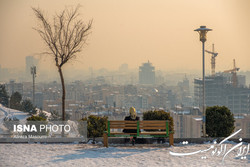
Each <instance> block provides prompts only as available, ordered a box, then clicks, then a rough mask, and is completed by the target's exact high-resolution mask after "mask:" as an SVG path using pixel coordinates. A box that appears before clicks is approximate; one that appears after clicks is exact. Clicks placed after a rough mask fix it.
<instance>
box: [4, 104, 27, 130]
mask: <svg viewBox="0 0 250 167" xmlns="http://www.w3.org/2000/svg"><path fill="white" fill-rule="evenodd" d="M5 117H7V118H11V119H13V118H14V117H15V118H17V119H18V120H19V121H20V122H21V123H25V121H26V119H27V118H28V117H29V114H28V113H25V112H22V111H18V110H14V109H10V108H7V107H4V106H3V105H2V104H0V134H2V133H3V131H5V130H6V128H5V127H4V125H3V119H4V118H5Z"/></svg>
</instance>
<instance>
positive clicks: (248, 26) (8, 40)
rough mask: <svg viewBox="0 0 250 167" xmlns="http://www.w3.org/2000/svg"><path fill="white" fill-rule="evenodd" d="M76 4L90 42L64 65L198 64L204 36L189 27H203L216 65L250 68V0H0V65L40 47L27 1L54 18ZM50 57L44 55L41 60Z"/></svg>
mask: <svg viewBox="0 0 250 167" xmlns="http://www.w3.org/2000/svg"><path fill="white" fill-rule="evenodd" d="M77 4H80V5H81V6H82V7H81V10H80V12H81V17H82V19H83V20H86V21H88V20H90V19H93V20H94V22H93V29H92V33H91V35H90V36H89V40H88V45H87V46H86V47H85V48H84V49H83V51H82V52H81V53H80V54H79V55H78V59H77V61H73V62H71V64H70V65H68V67H67V68H69V67H70V68H72V67H74V68H77V69H80V68H83V69H88V68H89V67H93V68H94V69H99V68H102V67H104V68H108V69H118V67H119V66H120V65H121V64H122V63H127V64H129V68H138V66H140V65H141V64H142V63H143V62H146V61H148V60H149V61H150V62H152V63H153V65H154V66H156V69H158V70H182V71H183V72H185V70H190V69H201V62H202V56H201V42H200V41H199V36H198V33H197V32H194V29H196V28H199V26H200V25H206V26H207V27H208V28H212V29H213V31H212V32H209V33H208V40H207V42H206V49H209V50H211V48H212V47H211V46H212V43H214V44H215V49H216V51H217V52H219V55H218V58H217V59H216V71H218V70H220V71H222V70H223V71H224V70H227V69H230V68H232V66H233V59H236V64H237V66H238V67H240V68H241V70H250V1H249V0H67V1H66V0H0V20H1V23H0V24H1V26H0V30H1V31H0V64H1V67H2V68H24V67H25V57H26V56H29V55H33V54H34V53H40V52H43V51H45V49H46V46H45V45H44V43H43V41H42V39H41V38H40V37H39V35H38V34H37V32H35V31H34V30H33V29H32V27H35V26H36V24H37V20H36V18H35V16H34V13H33V11H32V10H31V7H40V8H41V9H43V10H44V11H46V13H47V16H48V18H50V19H51V18H52V15H54V14H55V13H56V12H60V11H61V10H62V9H64V8H65V7H66V6H68V7H72V6H73V7H74V6H77ZM50 60H51V59H50V58H49V57H46V56H44V57H43V58H42V62H43V63H42V64H43V65H44V66H45V65H47V66H48V65H49V64H50V63H49V62H50ZM50 65H51V64H50ZM73 65H74V66H73ZM210 67H211V66H210V55H206V68H207V70H208V71H210Z"/></svg>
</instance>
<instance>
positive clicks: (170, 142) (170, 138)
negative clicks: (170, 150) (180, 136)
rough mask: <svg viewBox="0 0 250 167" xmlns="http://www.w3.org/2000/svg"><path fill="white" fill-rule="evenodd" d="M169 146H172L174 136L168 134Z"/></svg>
mask: <svg viewBox="0 0 250 167" xmlns="http://www.w3.org/2000/svg"><path fill="white" fill-rule="evenodd" d="M169 145H170V146H173V145H174V134H173V133H170V134H169Z"/></svg>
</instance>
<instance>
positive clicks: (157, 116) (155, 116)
mask: <svg viewBox="0 0 250 167" xmlns="http://www.w3.org/2000/svg"><path fill="white" fill-rule="evenodd" d="M143 120H169V122H170V127H169V131H174V121H173V118H172V117H171V116H170V113H167V112H165V111H163V110H159V111H147V112H144V113H143Z"/></svg>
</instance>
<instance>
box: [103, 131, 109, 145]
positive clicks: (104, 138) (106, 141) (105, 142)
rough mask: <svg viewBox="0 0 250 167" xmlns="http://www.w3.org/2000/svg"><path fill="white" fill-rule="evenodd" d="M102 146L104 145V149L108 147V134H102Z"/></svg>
mask: <svg viewBox="0 0 250 167" xmlns="http://www.w3.org/2000/svg"><path fill="white" fill-rule="evenodd" d="M103 145H104V147H109V143H108V133H106V132H104V133H103Z"/></svg>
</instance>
